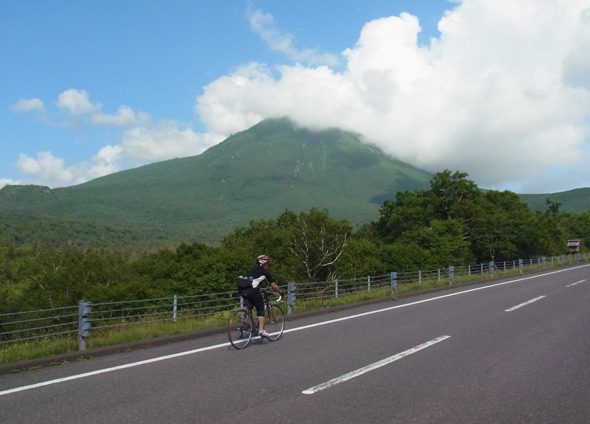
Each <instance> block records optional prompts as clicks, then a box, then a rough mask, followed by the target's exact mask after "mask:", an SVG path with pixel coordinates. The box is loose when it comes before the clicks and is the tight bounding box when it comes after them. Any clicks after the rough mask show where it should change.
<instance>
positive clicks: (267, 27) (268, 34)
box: [248, 10, 340, 65]
mask: <svg viewBox="0 0 590 424" xmlns="http://www.w3.org/2000/svg"><path fill="white" fill-rule="evenodd" d="M248 18H249V21H250V28H251V29H252V31H254V32H255V33H256V34H257V35H258V36H259V37H260V38H262V40H264V41H265V42H266V43H267V44H268V46H269V47H270V48H271V49H272V50H274V51H278V52H281V53H283V54H285V55H287V56H289V57H290V58H292V59H293V60H296V61H298V62H304V63H309V64H327V65H338V64H339V63H340V59H339V58H338V56H335V55H333V54H328V53H318V52H317V51H316V50H313V49H305V50H299V49H297V48H296V47H295V46H294V45H293V37H292V36H291V35H289V34H287V33H285V32H284V31H282V30H281V29H280V28H279V27H278V26H277V24H276V22H275V20H274V17H273V15H271V14H270V13H268V12H264V11H262V10H250V11H249V13H248Z"/></svg>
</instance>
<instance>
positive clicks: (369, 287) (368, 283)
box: [367, 275, 371, 292]
mask: <svg viewBox="0 0 590 424" xmlns="http://www.w3.org/2000/svg"><path fill="white" fill-rule="evenodd" d="M367 291H368V292H370V291H371V276H370V275H369V276H368V277H367Z"/></svg>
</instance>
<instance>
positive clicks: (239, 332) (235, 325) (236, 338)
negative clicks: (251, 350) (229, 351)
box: [227, 309, 254, 349]
mask: <svg viewBox="0 0 590 424" xmlns="http://www.w3.org/2000/svg"><path fill="white" fill-rule="evenodd" d="M253 332H254V322H253V321H252V315H251V314H249V313H248V311H247V310H246V309H238V310H236V311H233V312H232V314H231V316H230V317H229V322H228V324H227V336H228V338H229V342H230V343H231V345H232V346H233V347H235V348H236V349H243V348H245V347H246V346H248V345H249V344H250V340H252V334H253Z"/></svg>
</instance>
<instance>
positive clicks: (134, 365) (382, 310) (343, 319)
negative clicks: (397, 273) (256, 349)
mask: <svg viewBox="0 0 590 424" xmlns="http://www.w3.org/2000/svg"><path fill="white" fill-rule="evenodd" d="M589 266H590V264H588V265H580V266H577V267H574V268H567V269H561V270H557V271H552V272H547V273H545V274H538V275H532V276H530V277H523V278H519V279H517V280H510V281H504V282H502V283H497V284H492V285H489V286H484V287H477V288H474V289H469V290H463V291H460V292H456V293H450V294H445V295H442V296H437V297H432V298H429V299H424V300H418V301H416V302H411V303H405V304H403V305H396V306H390V307H388V308H384V309H379V310H376V311H371V312H365V313H362V314H357V315H350V316H347V317H343V318H336V319H333V320H329V321H323V322H320V323H316V324H310V325H304V326H302V327H297V328H291V329H287V330H285V333H290V332H293V331H299V330H306V329H308V328H313V327H319V326H322V325H328V324H333V323H335V322H340V321H346V320H349V319H354V318H360V317H363V316H366V315H372V314H377V313H380V312H387V311H390V310H392V309H398V308H405V307H408V306H413V305H417V304H420V303H425V302H432V301H434V300H438V299H444V298H446V297H452V296H458V295H461V294H465V293H471V292H474V291H478V290H485V289H489V288H492V287H497V286H503V285H506V284H512V283H519V282H521V281H526V280H531V279H535V278H539V277H545V276H547V275H552V274H559V273H561V272H567V271H572V270H575V269H579V268H586V267H589ZM228 345H229V342H227V343H222V344H217V345H213V346H207V347H203V348H200V349H194V350H189V351H186V352H180V353H175V354H173V355H166V356H160V357H158V358H152V359H147V360H145V361H140V362H132V363H130V364H125V365H119V366H116V367H112V368H104V369H102V370H96V371H92V372H87V373H84V374H77V375H72V376H69V377H64V378H58V379H56V380H50V381H44V382H41V383H36V384H31V385H28V386H22V387H16V388H14V389H9V390H4V391H0V396H4V395H7V394H10V393H16V392H21V391H24V390H30V389H35V388H37V387H43V386H49V385H51V384H57V383H63V382H65V381H71V380H77V379H79V378H85V377H91V376H93V375H98V374H105V373H108V372H112V371H119V370H122V369H126V368H132V367H137V366H140V365H145V364H151V363H153V362H159V361H164V360H167V359H173V358H178V357H180V356H186V355H192V354H195V353H200V352H205V351H207V350H213V349H218V348H220V347H225V346H228Z"/></svg>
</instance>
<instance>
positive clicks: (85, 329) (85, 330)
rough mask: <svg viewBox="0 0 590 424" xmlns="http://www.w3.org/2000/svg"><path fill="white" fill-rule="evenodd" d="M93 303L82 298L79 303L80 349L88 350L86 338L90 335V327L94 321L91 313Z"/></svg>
mask: <svg viewBox="0 0 590 424" xmlns="http://www.w3.org/2000/svg"><path fill="white" fill-rule="evenodd" d="M91 305H92V304H91V303H90V302H86V301H85V300H81V301H80V302H79V303H78V317H79V318H78V350H81V351H82V350H86V339H87V338H88V337H90V329H91V327H92V322H91V320H90V313H91V312H92V306H91Z"/></svg>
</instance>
